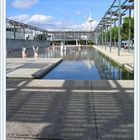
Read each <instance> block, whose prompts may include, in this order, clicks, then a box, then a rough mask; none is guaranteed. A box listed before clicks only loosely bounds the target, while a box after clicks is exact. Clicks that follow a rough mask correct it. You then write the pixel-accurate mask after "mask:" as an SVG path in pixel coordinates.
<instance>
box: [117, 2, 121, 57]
mask: <svg viewBox="0 0 140 140" xmlns="http://www.w3.org/2000/svg"><path fill="white" fill-rule="evenodd" d="M118 1H119V3H118V4H119V20H118V22H119V24H118V56H120V49H121V0H118Z"/></svg>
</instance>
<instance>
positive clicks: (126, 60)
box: [93, 45, 134, 73]
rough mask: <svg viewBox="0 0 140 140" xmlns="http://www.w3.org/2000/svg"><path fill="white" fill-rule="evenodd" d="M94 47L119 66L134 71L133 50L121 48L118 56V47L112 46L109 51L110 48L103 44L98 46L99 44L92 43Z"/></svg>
mask: <svg viewBox="0 0 140 140" xmlns="http://www.w3.org/2000/svg"><path fill="white" fill-rule="evenodd" d="M93 47H94V48H95V49H97V50H98V51H99V52H101V53H102V54H104V55H105V56H107V57H109V58H110V59H112V60H113V61H115V62H116V63H118V64H119V65H120V66H122V67H124V68H125V69H127V70H128V71H129V72H131V73H134V53H133V52H128V51H126V50H123V49H122V50H121V51H120V56H118V48H116V47H112V49H111V53H110V48H109V47H106V50H105V46H100V45H98V46H97V45H94V46H93Z"/></svg>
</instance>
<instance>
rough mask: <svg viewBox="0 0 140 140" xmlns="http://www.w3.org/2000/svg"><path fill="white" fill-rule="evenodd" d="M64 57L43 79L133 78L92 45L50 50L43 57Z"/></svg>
mask: <svg viewBox="0 0 140 140" xmlns="http://www.w3.org/2000/svg"><path fill="white" fill-rule="evenodd" d="M60 56H61V57H63V62H62V63H60V64H59V65H58V66H56V67H55V68H54V69H53V70H51V71H50V72H49V73H47V74H46V75H45V76H44V77H43V79H66V80H126V79H133V78H134V76H133V74H131V73H129V72H128V71H126V70H125V69H123V68H122V67H120V66H118V65H117V64H116V63H114V62H113V61H111V60H110V59H108V58H107V57H105V56H104V55H102V54H101V53H99V52H98V51H97V50H95V49H93V48H91V47H84V48H72V47H68V48H66V49H65V50H64V51H63V52H60V50H57V49H55V50H49V51H47V52H46V53H42V54H41V57H60Z"/></svg>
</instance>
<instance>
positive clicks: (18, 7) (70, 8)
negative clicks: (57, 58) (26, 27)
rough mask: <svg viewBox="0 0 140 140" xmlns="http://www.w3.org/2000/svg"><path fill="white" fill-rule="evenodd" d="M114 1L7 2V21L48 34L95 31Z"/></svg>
mask: <svg viewBox="0 0 140 140" xmlns="http://www.w3.org/2000/svg"><path fill="white" fill-rule="evenodd" d="M113 1H114V0H6V15H7V18H10V19H14V20H16V21H20V22H23V23H26V24H30V25H34V26H37V27H41V28H44V29H48V30H89V29H90V25H89V22H88V18H89V16H90V13H91V17H92V19H93V22H92V29H93V30H94V29H95V27H96V26H97V24H98V23H99V21H100V20H101V18H102V17H103V16H104V14H105V12H106V10H108V8H109V7H110V5H111V4H112V3H113Z"/></svg>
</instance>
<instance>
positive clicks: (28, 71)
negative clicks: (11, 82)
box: [6, 58, 62, 78]
mask: <svg viewBox="0 0 140 140" xmlns="http://www.w3.org/2000/svg"><path fill="white" fill-rule="evenodd" d="M61 61H62V58H7V63H6V64H7V68H6V73H7V78H40V77H42V76H43V75H44V74H45V73H46V72H48V71H49V70H51V69H52V68H54V67H55V66H56V65H57V64H59V63H60V62H61Z"/></svg>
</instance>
